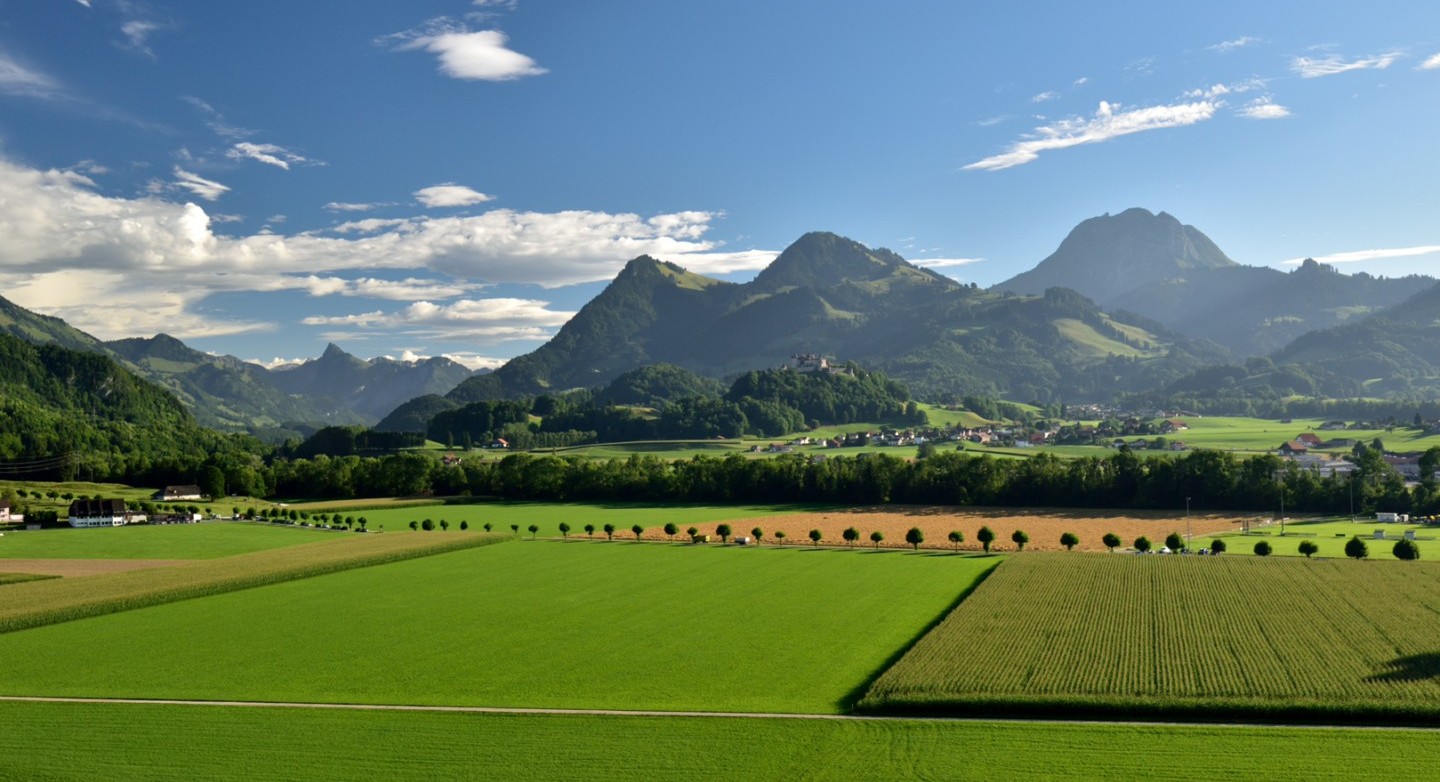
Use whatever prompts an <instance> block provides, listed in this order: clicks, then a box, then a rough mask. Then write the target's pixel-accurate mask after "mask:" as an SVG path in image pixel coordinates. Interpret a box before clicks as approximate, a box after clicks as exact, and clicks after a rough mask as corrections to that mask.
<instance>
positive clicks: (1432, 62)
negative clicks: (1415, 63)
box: [1419, 54, 1440, 71]
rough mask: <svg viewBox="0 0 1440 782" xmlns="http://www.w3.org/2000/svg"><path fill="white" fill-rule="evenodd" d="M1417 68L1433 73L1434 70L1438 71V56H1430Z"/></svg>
mask: <svg viewBox="0 0 1440 782" xmlns="http://www.w3.org/2000/svg"><path fill="white" fill-rule="evenodd" d="M1419 67H1420V70H1422V71H1433V70H1436V69H1440V54H1432V55H1430V56H1429V57H1427V58H1426V59H1425V62H1422V63H1420V66H1419Z"/></svg>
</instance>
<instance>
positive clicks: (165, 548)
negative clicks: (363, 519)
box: [0, 521, 343, 569]
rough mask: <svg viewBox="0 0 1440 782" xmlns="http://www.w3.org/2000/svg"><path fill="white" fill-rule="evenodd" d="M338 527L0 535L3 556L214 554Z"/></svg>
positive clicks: (229, 524)
mask: <svg viewBox="0 0 1440 782" xmlns="http://www.w3.org/2000/svg"><path fill="white" fill-rule="evenodd" d="M340 534H343V533H340V532H338V531H337V532H330V531H328V530H321V529H316V528H314V527H300V526H295V527H291V526H289V525H279V524H262V523H253V522H235V521H209V522H204V523H201V524H133V525H128V526H124V527H92V528H87V529H70V528H68V527H62V528H60V529H38V530H19V531H13V532H7V533H5V535H4V537H0V569H4V562H3V560H6V559H215V558H218V557H232V556H235V555H236V554H248V553H250V552H252V551H268V550H270V549H276V548H284V547H285V546H295V545H298V544H301V543H313V542H316V541H320V540H325V539H326V536H328V535H340Z"/></svg>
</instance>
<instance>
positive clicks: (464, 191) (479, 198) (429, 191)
mask: <svg viewBox="0 0 1440 782" xmlns="http://www.w3.org/2000/svg"><path fill="white" fill-rule="evenodd" d="M413 195H414V196H415V200H416V201H419V202H420V203H422V204H424V205H425V206H428V207H430V208H432V209H436V208H443V207H456V206H474V205H475V204H483V203H485V202H486V201H494V200H495V196H492V195H486V194H484V193H482V192H480V191H478V190H474V189H472V188H469V187H466V186H464V185H457V184H455V183H454V182H446V183H444V184H441V185H432V186H430V187H423V188H421V189H419V190H416V191H415V192H414V193H413Z"/></svg>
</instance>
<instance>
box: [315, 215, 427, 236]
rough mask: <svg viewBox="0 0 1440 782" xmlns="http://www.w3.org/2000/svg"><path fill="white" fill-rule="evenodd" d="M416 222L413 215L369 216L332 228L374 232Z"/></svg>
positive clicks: (351, 232)
mask: <svg viewBox="0 0 1440 782" xmlns="http://www.w3.org/2000/svg"><path fill="white" fill-rule="evenodd" d="M414 222H415V218H411V217H367V218H365V219H364V220H350V221H349V222H344V223H341V224H339V225H337V226H335V227H334V228H331V229H330V230H331V231H334V232H335V233H337V234H373V233H375V232H377V231H385V230H388V229H391V228H399V227H400V226H402V225H411V224H413V223H414Z"/></svg>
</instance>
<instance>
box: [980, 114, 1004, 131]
mask: <svg viewBox="0 0 1440 782" xmlns="http://www.w3.org/2000/svg"><path fill="white" fill-rule="evenodd" d="M1007 119H1010V115H1009V114H997V115H995V116H993V117H986V118H985V119H978V120H975V124H976V125H978V126H980V127H982V128H993V127H995V126H996V125H999V124H1000V123H1002V122H1004V121H1005V120H1007Z"/></svg>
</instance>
